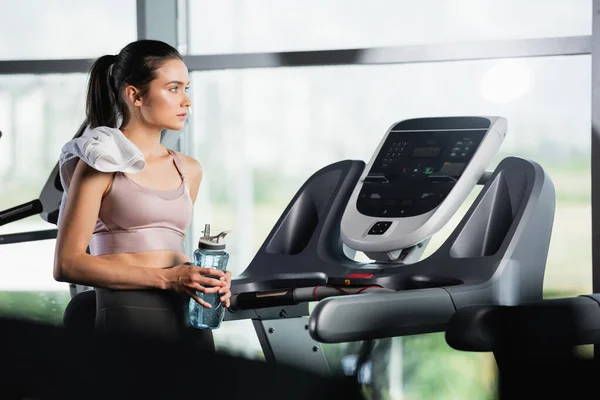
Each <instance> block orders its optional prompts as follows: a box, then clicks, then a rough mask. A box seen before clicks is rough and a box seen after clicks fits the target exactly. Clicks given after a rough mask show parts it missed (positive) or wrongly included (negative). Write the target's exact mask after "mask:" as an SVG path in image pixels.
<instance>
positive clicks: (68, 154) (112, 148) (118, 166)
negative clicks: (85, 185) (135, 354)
mask: <svg viewBox="0 0 600 400" xmlns="http://www.w3.org/2000/svg"><path fill="white" fill-rule="evenodd" d="M79 159H81V160H83V161H84V162H85V163H87V164H88V165H89V166H90V167H92V168H94V169H96V170H98V171H101V172H126V173H130V174H131V173H137V172H140V171H142V170H143V169H144V167H145V166H146V160H145V159H144V155H143V154H142V152H141V151H140V150H139V149H138V148H137V146H136V145H135V144H133V143H132V142H131V141H130V140H129V139H127V137H125V135H124V134H123V132H121V130H120V129H117V128H109V127H107V126H99V127H97V128H94V129H89V128H87V129H86V130H85V131H84V132H83V133H82V134H81V136H79V137H77V138H75V139H72V140H70V141H68V142H67V143H66V144H65V145H64V146H63V148H62V150H61V152H60V157H59V161H58V165H59V174H60V183H61V184H62V187H63V189H64V191H63V194H62V199H61V202H60V209H59V212H58V222H57V225H58V226H60V221H61V217H62V214H63V212H64V208H65V204H66V203H67V195H68V190H69V186H70V185H71V179H72V178H73V174H74V173H75V166H76V165H77V161H78V160H79Z"/></svg>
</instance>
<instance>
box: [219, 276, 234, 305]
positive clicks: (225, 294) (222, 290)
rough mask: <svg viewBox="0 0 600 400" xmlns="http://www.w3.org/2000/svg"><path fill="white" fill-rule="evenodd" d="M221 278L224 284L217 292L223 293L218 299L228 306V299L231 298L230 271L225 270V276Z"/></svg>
mask: <svg viewBox="0 0 600 400" xmlns="http://www.w3.org/2000/svg"><path fill="white" fill-rule="evenodd" d="M221 279H222V280H224V281H225V282H226V285H225V286H223V287H221V288H220V289H219V294H223V296H221V299H220V300H221V301H222V302H225V307H227V308H229V306H230V303H229V299H230V298H231V272H229V271H227V272H225V276H224V277H223V278H221Z"/></svg>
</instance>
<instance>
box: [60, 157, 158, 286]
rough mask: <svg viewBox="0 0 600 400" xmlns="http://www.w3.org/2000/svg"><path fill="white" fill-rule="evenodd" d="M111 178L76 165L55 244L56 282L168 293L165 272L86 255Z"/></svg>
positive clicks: (86, 166) (83, 163) (109, 175)
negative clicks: (158, 289) (145, 289)
mask: <svg viewBox="0 0 600 400" xmlns="http://www.w3.org/2000/svg"><path fill="white" fill-rule="evenodd" d="M111 177H112V174H110V173H103V172H99V171H97V170H95V169H93V168H92V167H90V166H89V165H87V164H86V163H85V162H83V161H79V162H78V163H77V166H76V168H75V173H74V175H73V179H72V181H71V186H70V188H69V195H68V196H67V204H65V209H64V214H63V216H62V217H61V224H60V228H59V230H58V237H57V240H56V250H55V254H54V279H56V280H57V281H61V282H65V281H66V282H71V283H76V284H81V285H88V286H99V287H106V288H113V289H135V288H161V289H166V288H167V287H168V282H167V277H166V276H165V271H164V270H161V269H155V268H146V267H140V266H135V265H123V264H121V263H116V262H113V261H109V260H104V259H102V258H100V257H95V256H92V255H90V254H87V253H86V250H87V247H88V244H89V242H90V239H91V237H92V234H93V231H94V227H95V226H96V220H97V218H98V212H99V210H100V202H101V200H102V196H103V195H104V193H105V192H106V190H107V188H108V187H109V185H110V182H111Z"/></svg>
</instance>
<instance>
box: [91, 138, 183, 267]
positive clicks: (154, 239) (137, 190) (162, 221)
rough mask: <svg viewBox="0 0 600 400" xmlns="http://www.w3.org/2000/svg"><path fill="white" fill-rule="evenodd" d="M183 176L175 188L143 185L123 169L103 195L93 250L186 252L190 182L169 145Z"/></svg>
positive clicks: (116, 174)
mask: <svg viewBox="0 0 600 400" xmlns="http://www.w3.org/2000/svg"><path fill="white" fill-rule="evenodd" d="M167 151H168V152H169V154H171V156H172V157H173V161H174V163H175V167H176V168H177V171H178V172H179V175H180V176H181V185H180V186H179V187H178V188H177V189H174V190H157V189H150V188H147V187H144V186H142V185H140V184H138V183H136V182H134V181H133V180H131V179H130V178H129V177H127V176H126V175H125V174H124V173H122V172H117V173H115V176H114V178H113V182H112V186H111V188H110V189H109V191H108V193H107V194H106V195H105V196H104V198H103V199H102V203H101V205H100V211H99V213H98V220H97V221H96V228H95V229H94V233H93V235H92V239H91V241H90V243H89V246H90V254H92V255H103V254H118V253H134V252H141V251H152V250H173V251H176V252H179V253H182V254H184V253H185V250H184V242H183V239H184V235H185V232H186V230H187V228H188V226H189V224H190V222H191V219H192V198H191V196H190V192H189V184H188V181H187V178H186V176H185V173H184V170H183V168H182V166H181V161H180V160H179V157H178V156H177V153H175V152H174V151H172V150H170V149H167Z"/></svg>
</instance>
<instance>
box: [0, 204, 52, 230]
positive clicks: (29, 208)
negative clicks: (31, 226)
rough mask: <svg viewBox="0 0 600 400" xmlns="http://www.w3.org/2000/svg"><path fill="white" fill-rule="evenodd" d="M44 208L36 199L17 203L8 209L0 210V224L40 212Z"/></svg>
mask: <svg viewBox="0 0 600 400" xmlns="http://www.w3.org/2000/svg"><path fill="white" fill-rule="evenodd" d="M43 210H44V207H43V206H42V202H41V201H39V200H38V199H35V200H33V201H30V202H28V203H24V204H21V205H18V206H16V207H13V208H9V209H8V210H4V211H0V226H2V225H6V224H8V223H11V222H14V221H18V220H20V219H24V218H27V217H31V216H32V215H36V214H39V213H41V212H42V211H43Z"/></svg>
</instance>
